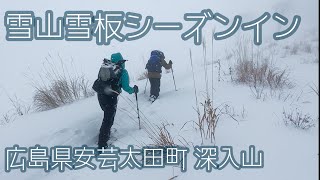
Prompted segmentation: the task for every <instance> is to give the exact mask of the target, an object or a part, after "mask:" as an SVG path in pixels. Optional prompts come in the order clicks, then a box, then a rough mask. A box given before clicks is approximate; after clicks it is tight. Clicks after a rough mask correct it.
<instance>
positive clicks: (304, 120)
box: [283, 108, 315, 130]
mask: <svg viewBox="0 0 320 180" xmlns="http://www.w3.org/2000/svg"><path fill="white" fill-rule="evenodd" d="M283 122H284V124H285V125H286V126H288V125H291V126H293V127H295V128H298V129H303V130H308V129H310V128H312V127H314V126H315V123H314V120H313V119H312V118H311V116H310V115H309V114H303V113H302V112H301V110H299V109H298V108H296V109H295V110H291V111H290V112H286V111H285V110H283Z"/></svg>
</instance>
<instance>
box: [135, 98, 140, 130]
mask: <svg viewBox="0 0 320 180" xmlns="http://www.w3.org/2000/svg"><path fill="white" fill-rule="evenodd" d="M134 94H135V95H136V101H137V111H138V119H139V129H141V124H140V113H139V111H140V110H139V103H138V95H137V93H134Z"/></svg>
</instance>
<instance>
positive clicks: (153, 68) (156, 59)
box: [146, 50, 165, 73]
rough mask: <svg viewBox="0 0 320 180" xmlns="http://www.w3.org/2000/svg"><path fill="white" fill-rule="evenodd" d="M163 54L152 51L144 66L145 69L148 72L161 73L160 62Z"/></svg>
mask: <svg viewBox="0 0 320 180" xmlns="http://www.w3.org/2000/svg"><path fill="white" fill-rule="evenodd" d="M164 58H165V57H164V54H163V52H161V51H159V50H154V51H152V52H151V56H150V59H149V60H148V63H147V65H146V69H147V70H148V72H157V73H161V72H162V70H161V67H162V65H161V60H162V59H164Z"/></svg>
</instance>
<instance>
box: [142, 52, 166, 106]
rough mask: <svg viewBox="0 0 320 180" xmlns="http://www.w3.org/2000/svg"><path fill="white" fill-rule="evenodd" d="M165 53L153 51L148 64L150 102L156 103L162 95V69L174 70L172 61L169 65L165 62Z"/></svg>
mask: <svg viewBox="0 0 320 180" xmlns="http://www.w3.org/2000/svg"><path fill="white" fill-rule="evenodd" d="M164 59H165V56H164V53H163V52H162V51H159V50H153V51H152V52H151V56H150V59H149V60H148V63H147V64H146V69H147V70H148V78H149V82H150V99H149V100H150V101H152V102H153V101H155V100H156V99H157V98H158V96H159V93H160V79H161V73H162V67H164V68H165V69H171V68H172V61H171V60H170V61H169V63H167V62H166V61H165V60H164Z"/></svg>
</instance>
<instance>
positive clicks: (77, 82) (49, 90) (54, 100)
mask: <svg viewBox="0 0 320 180" xmlns="http://www.w3.org/2000/svg"><path fill="white" fill-rule="evenodd" d="M59 58H60V56H59ZM46 65H47V66H46ZM58 65H59V66H57V65H53V64H52V63H50V62H49V60H48V59H47V61H46V63H45V64H44V65H43V66H44V68H43V69H44V72H43V74H39V77H41V81H40V82H39V81H36V80H34V79H33V80H32V86H33V87H34V88H35V94H34V96H33V102H34V106H35V108H36V109H37V110H38V111H45V110H50V109H54V108H57V107H60V106H62V105H65V104H68V103H72V102H74V101H76V100H79V99H82V98H87V97H90V96H93V95H94V92H93V90H92V89H91V84H90V83H89V81H88V80H86V79H85V77H84V75H78V74H76V73H74V74H73V75H71V73H70V72H69V71H68V69H67V68H66V65H65V64H64V63H63V61H62V59H61V58H60V64H58Z"/></svg>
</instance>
